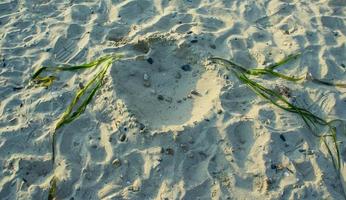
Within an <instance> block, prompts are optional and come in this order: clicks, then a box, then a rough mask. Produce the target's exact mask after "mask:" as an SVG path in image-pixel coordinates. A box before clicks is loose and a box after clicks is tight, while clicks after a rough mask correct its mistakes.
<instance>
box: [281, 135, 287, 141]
mask: <svg viewBox="0 0 346 200" xmlns="http://www.w3.org/2000/svg"><path fill="white" fill-rule="evenodd" d="M280 139H281V140H282V141H284V142H286V138H285V136H284V135H282V134H280Z"/></svg>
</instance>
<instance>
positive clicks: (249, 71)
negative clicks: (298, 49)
mask: <svg viewBox="0 0 346 200" xmlns="http://www.w3.org/2000/svg"><path fill="white" fill-rule="evenodd" d="M299 55H300V54H297V55H292V56H289V57H288V58H286V59H284V60H282V61H280V62H278V63H275V64H273V65H271V66H269V67H267V68H256V69H247V68H245V67H243V66H241V65H239V64H236V63H235V62H233V61H231V60H226V59H223V58H219V57H212V58H210V60H212V61H218V62H219V63H221V64H223V65H224V66H225V67H226V68H227V69H228V70H230V69H231V68H233V69H236V70H237V71H241V72H242V73H245V74H247V75H252V76H259V75H270V76H273V77H278V78H282V79H286V80H289V81H301V80H304V79H305V77H300V78H296V77H290V76H286V75H284V74H281V73H279V72H275V71H274V69H275V68H277V67H279V66H282V65H284V64H286V63H288V62H289V61H291V60H293V59H296V58H297V57H298V56H299ZM225 64H227V65H225Z"/></svg>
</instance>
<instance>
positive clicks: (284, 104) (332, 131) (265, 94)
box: [210, 54, 346, 170]
mask: <svg viewBox="0 0 346 200" xmlns="http://www.w3.org/2000/svg"><path fill="white" fill-rule="evenodd" d="M299 56H300V54H295V55H291V56H288V57H287V58H286V59H284V60H282V61H280V62H278V63H275V64H273V65H271V66H269V67H267V68H264V69H260V68H255V69H247V68H245V67H243V66H241V65H239V64H236V63H235V62H233V61H231V60H226V59H223V58H218V57H212V58H210V60H211V61H214V62H216V63H219V64H221V65H223V66H225V67H226V69H227V70H229V71H231V72H232V73H233V74H234V75H235V76H236V77H237V78H238V79H239V80H240V81H241V82H243V83H244V84H246V85H247V86H248V87H249V88H250V89H252V90H253V91H254V92H255V93H256V94H258V95H259V96H261V97H262V98H264V99H266V100H268V101H269V102H271V103H272V104H273V105H275V106H277V107H279V108H281V109H283V110H286V111H288V112H292V113H295V114H298V115H300V117H301V118H302V119H303V120H304V122H305V124H306V125H307V126H308V128H309V129H310V130H311V132H312V133H313V134H314V135H315V136H316V137H319V138H321V140H322V142H323V143H324V144H325V146H326V147H327V151H328V153H329V155H330V156H331V158H332V162H333V165H334V167H335V168H336V169H337V170H340V167H341V158H340V152H339V146H338V142H337V138H336V128H335V127H333V125H332V124H333V123H334V122H336V121H339V120H337V119H336V120H332V121H326V120H325V119H322V118H321V117H319V116H316V115H315V114H313V113H311V112H310V111H308V110H306V109H304V108H301V107H298V106H296V105H293V104H292V103H290V102H289V101H288V100H287V99H286V98H285V97H283V96H282V95H281V94H279V93H278V92H276V91H275V90H271V89H269V88H266V87H264V86H263V85H261V84H259V83H257V82H255V81H253V80H251V79H250V78H249V76H261V75H269V76H273V77H277V78H282V79H285V80H288V81H292V82H298V81H304V80H310V81H312V82H315V83H319V84H323V85H328V86H336V87H346V84H340V83H330V82H327V81H324V80H319V79H316V78H313V77H312V76H311V75H309V76H308V77H305V76H301V77H298V78H297V77H290V76H286V75H284V74H281V73H279V72H276V71H274V70H275V69H276V68H278V67H280V66H282V65H284V64H286V63H288V62H289V61H291V60H294V59H296V58H298V57H299ZM318 125H320V126H325V127H327V128H328V133H325V134H321V133H317V132H316V130H317V126H318ZM328 138H330V139H331V141H332V145H333V147H331V146H330V144H329V143H328V141H327V140H328Z"/></svg>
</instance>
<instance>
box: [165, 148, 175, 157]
mask: <svg viewBox="0 0 346 200" xmlns="http://www.w3.org/2000/svg"><path fill="white" fill-rule="evenodd" d="M166 154H167V155H171V156H172V155H174V150H173V149H171V148H167V149H166Z"/></svg>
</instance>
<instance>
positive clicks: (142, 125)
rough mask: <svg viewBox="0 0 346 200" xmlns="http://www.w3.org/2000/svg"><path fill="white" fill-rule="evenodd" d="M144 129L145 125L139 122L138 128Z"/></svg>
mask: <svg viewBox="0 0 346 200" xmlns="http://www.w3.org/2000/svg"><path fill="white" fill-rule="evenodd" d="M144 129H145V125H144V124H143V123H139V130H141V131H143V130H144Z"/></svg>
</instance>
